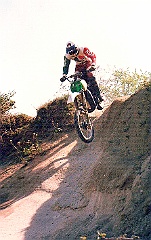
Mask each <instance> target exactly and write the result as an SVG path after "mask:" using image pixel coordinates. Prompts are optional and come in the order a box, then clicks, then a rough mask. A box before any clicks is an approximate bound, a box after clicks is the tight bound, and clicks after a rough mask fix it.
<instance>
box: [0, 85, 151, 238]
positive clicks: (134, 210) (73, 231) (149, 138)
mask: <svg viewBox="0 0 151 240" xmlns="http://www.w3.org/2000/svg"><path fill="white" fill-rule="evenodd" d="M150 100H151V99H150V91H149V89H143V90H141V91H140V92H138V93H137V94H134V95H133V96H131V97H129V98H122V99H121V98H120V99H117V100H116V101H114V102H113V104H112V105H111V106H110V107H109V108H108V109H107V110H105V112H104V113H103V114H102V116H101V117H98V118H97V119H96V121H95V122H94V128H95V139H94V141H93V142H92V143H90V144H86V143H83V142H82V141H81V140H79V139H78V137H77V134H76V133H75V131H72V132H70V133H69V134H66V135H62V137H60V139H59V140H56V141H55V142H54V143H50V141H45V142H44V147H46V149H47V151H46V155H44V156H41V157H38V158H35V159H34V160H33V161H32V162H30V163H29V164H28V165H27V166H25V167H22V168H20V167H21V166H18V165H16V166H15V168H14V166H12V167H11V169H10V170H8V169H3V168H2V169H1V173H0V174H1V189H0V196H1V201H0V207H1V209H2V210H1V211H0V239H2V240H61V239H62V240H76V239H77V240H78V239H80V236H85V235H86V236H87V239H88V240H94V239H96V237H97V230H100V231H101V232H106V233H107V237H112V236H116V237H117V236H119V235H122V234H125V233H127V234H128V237H131V236H132V235H139V236H143V238H141V239H142V240H150V239H151V232H150V213H151V211H150V192H149V189H150V180H151V178H150V161H151V155H150V144H149V143H150V142H151V135H150V122H149V114H150V106H151V105H150ZM60 136H61V135H60Z"/></svg>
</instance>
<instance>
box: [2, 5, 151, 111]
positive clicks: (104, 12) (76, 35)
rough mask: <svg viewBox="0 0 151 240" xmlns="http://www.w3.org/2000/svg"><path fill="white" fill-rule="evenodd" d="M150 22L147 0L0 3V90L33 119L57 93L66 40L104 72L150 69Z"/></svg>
mask: <svg viewBox="0 0 151 240" xmlns="http://www.w3.org/2000/svg"><path fill="white" fill-rule="evenodd" d="M150 24H151V1H150V0H0V86H1V89H0V91H1V92H3V93H7V92H9V91H12V90H15V91H16V94H15V96H14V100H15V101H16V107H17V109H16V111H17V112H19V113H20V112H21V113H25V114H28V115H31V116H34V115H36V110H35V109H36V108H38V107H39V106H40V105H42V104H44V103H45V102H48V101H49V100H50V99H52V98H53V96H54V94H55V93H56V92H57V91H58V89H59V86H60V81H59V79H60V77H61V76H62V67H63V56H64V53H65V45H66V43H67V42H68V41H73V42H75V43H76V44H77V45H79V46H86V47H88V48H89V49H90V51H93V52H95V54H96V56H97V65H100V66H101V67H103V68H106V67H107V66H111V67H112V66H116V68H121V67H122V68H124V69H126V68H127V67H129V68H131V69H132V70H134V69H135V68H136V70H138V71H139V70H140V69H142V70H143V71H151V27H150V26H151V25H150ZM73 66H74V63H72V66H71V69H73ZM70 71H71V70H70Z"/></svg>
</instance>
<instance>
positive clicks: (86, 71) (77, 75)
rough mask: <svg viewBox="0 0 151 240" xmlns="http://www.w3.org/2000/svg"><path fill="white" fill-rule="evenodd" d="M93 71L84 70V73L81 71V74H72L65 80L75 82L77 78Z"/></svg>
mask: <svg viewBox="0 0 151 240" xmlns="http://www.w3.org/2000/svg"><path fill="white" fill-rule="evenodd" d="M93 71H95V69H93V70H92V69H89V70H85V71H82V72H77V73H74V74H72V75H70V76H68V77H66V79H67V80H69V78H74V80H76V79H77V77H83V76H84V75H85V74H86V73H88V72H93Z"/></svg>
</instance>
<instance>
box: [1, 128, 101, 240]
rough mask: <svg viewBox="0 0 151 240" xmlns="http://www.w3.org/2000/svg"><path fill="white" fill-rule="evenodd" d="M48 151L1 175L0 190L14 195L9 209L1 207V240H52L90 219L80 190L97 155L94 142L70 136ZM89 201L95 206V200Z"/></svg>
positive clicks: (57, 142) (98, 148) (90, 210)
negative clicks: (81, 220)
mask: <svg viewBox="0 0 151 240" xmlns="http://www.w3.org/2000/svg"><path fill="white" fill-rule="evenodd" d="M48 147H49V143H48V142H47V148H48ZM49 148H50V150H49V151H48V152H47V154H46V155H45V156H43V157H42V158H41V157H40V158H35V159H34V161H33V162H30V163H29V164H28V165H27V166H26V167H24V168H19V169H17V167H16V169H15V170H14V171H13V170H12V171H11V172H10V171H9V170H8V171H5V174H2V172H1V176H2V178H1V181H2V180H3V181H2V182H1V184H2V185H4V186H5V187H6V185H8V186H7V188H8V189H9V191H10V192H12V190H14V191H16V193H17V194H16V195H15V194H13V193H12V199H10V198H11V197H9V201H8V202H7V203H8V204H9V203H10V202H11V203H12V204H10V206H8V207H7V208H5V206H3V205H1V207H2V208H4V209H2V210H1V211H0V222H1V224H0V239H3V240H23V239H24V240H33V239H36V240H38V239H56V237H55V236H56V235H57V233H58V231H59V230H60V229H63V228H64V227H67V226H70V224H71V223H72V222H73V221H75V220H76V219H78V218H80V219H86V218H87V217H88V218H89V217H90V215H91V212H92V209H93V208H94V202H91V201H89V200H88V198H87V197H86V195H85V193H84V189H83V184H84V182H85V181H84V179H86V178H87V176H86V173H87V171H88V170H89V169H90V168H92V166H93V164H95V163H96V161H97V160H98V158H99V156H100V154H101V150H100V147H99V146H97V143H96V140H95V139H94V141H93V142H92V143H90V144H85V143H83V142H82V141H81V140H79V139H78V138H77V136H76V133H75V131H73V133H72V134H70V136H68V135H65V136H62V138H61V139H60V140H57V141H56V142H54V143H53V145H52V144H50V147H49ZM12 169H13V168H12ZM3 172H4V169H3ZM6 172H7V174H6ZM40 174H42V176H40ZM8 175H10V177H11V179H12V181H11V184H12V186H11V185H10V184H9V182H8ZM6 177H7V178H6ZM39 178H40V180H39ZM29 179H30V184H29ZM29 185H30V187H29ZM15 186H16V188H15ZM11 187H12V189H11ZM17 191H18V192H17ZM93 198H96V201H97V200H98V198H99V196H93ZM5 204H6V203H5ZM96 214H97V213H96ZM67 239H69V238H68V237H67ZM73 239H74V238H73Z"/></svg>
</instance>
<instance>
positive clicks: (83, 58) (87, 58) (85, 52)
mask: <svg viewBox="0 0 151 240" xmlns="http://www.w3.org/2000/svg"><path fill="white" fill-rule="evenodd" d="M78 50H79V52H78V54H77V55H73V56H72V55H70V54H66V55H65V57H66V58H67V59H68V60H74V61H76V64H77V65H78V64H81V63H85V62H89V63H96V56H95V54H94V53H93V52H90V50H89V49H88V48H87V47H80V48H79V49H78Z"/></svg>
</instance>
